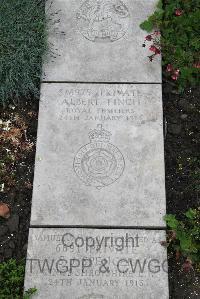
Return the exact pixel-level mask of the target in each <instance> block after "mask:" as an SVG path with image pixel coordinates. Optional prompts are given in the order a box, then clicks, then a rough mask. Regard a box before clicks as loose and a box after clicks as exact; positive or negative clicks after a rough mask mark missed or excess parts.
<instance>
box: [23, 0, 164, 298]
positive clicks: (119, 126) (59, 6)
mask: <svg viewBox="0 0 200 299" xmlns="http://www.w3.org/2000/svg"><path fill="white" fill-rule="evenodd" d="M156 3H157V0H141V1H140V0H135V1H133V0H55V1H53V2H52V1H47V3H46V13H47V15H49V16H51V18H52V22H54V23H55V21H56V20H57V22H56V25H54V26H51V25H50V26H49V42H50V44H51V46H52V53H53V55H50V57H49V60H48V62H45V63H44V66H43V79H42V82H41V99H40V112H39V127H38V138H37V152H36V162H35V176H34V186H33V200H32V215H31V228H30V235H29V245H28V254H27V263H26V277H25V288H26V289H27V288H30V287H34V286H35V287H36V288H37V289H38V293H37V294H36V295H34V298H36V299H43V298H45V299H46V298H48V299H51V298H52V299H141V298H144V299H158V298H159V299H168V298H169V294H168V275H167V261H166V259H167V254H166V249H165V248H164V247H163V246H161V244H160V242H161V241H164V240H165V222H164V220H163V216H164V215H165V214H166V200H165V181H164V178H165V175H164V147H163V116H162V114H163V112H162V85H161V84H160V83H161V64H160V59H159V58H157V59H156V60H155V61H154V62H153V63H150V62H149V61H148V58H147V55H148V54H147V52H148V50H147V51H146V49H143V48H142V44H143V41H144V38H145V33H144V32H143V31H142V30H141V29H140V27H139V24H140V23H141V22H142V21H144V20H145V19H146V18H147V16H148V15H150V14H151V13H152V12H153V11H154V9H155V6H156Z"/></svg>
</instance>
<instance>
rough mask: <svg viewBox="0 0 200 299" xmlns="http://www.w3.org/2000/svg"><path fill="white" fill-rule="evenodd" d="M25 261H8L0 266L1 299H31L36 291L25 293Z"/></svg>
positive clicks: (30, 290)
mask: <svg viewBox="0 0 200 299" xmlns="http://www.w3.org/2000/svg"><path fill="white" fill-rule="evenodd" d="M24 275H25V263H24V261H21V262H16V260H13V259H11V260H8V261H7V262H4V263H1V264H0V286H1V287H0V298H1V299H22V298H23V299H30V298H31V296H32V295H33V294H35V292H36V289H35V288H32V289H29V290H28V291H25V292H24Z"/></svg>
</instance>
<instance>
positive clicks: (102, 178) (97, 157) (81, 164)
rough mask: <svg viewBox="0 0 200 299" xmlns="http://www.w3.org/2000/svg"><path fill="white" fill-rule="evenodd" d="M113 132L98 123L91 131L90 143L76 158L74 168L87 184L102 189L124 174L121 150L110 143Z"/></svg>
mask: <svg viewBox="0 0 200 299" xmlns="http://www.w3.org/2000/svg"><path fill="white" fill-rule="evenodd" d="M110 136H111V133H110V132H108V131H106V130H104V129H103V128H102V125H98V126H97V129H96V130H93V131H91V132H90V133H89V138H90V141H91V142H90V143H89V144H86V145H84V146H83V147H82V148H81V149H80V150H79V151H78V153H77V154H76V156H75V158H74V170H75V172H76V174H77V176H78V177H79V178H80V179H81V180H82V181H83V182H84V183H85V184H86V185H87V186H95V187H96V188H97V189H101V188H103V187H105V186H108V185H110V184H112V183H114V182H115V181H116V180H117V179H119V177H120V176H121V175H122V173H123V171H124V167H125V162H124V158H123V155H122V153H121V152H120V150H119V149H118V148H117V147H116V146H114V145H112V144H111V143H109V140H110Z"/></svg>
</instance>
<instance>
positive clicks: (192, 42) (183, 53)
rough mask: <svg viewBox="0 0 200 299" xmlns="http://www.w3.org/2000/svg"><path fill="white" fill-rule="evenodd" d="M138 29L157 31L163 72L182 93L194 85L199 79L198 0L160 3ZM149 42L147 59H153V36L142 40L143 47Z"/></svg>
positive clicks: (154, 52)
mask: <svg viewBox="0 0 200 299" xmlns="http://www.w3.org/2000/svg"><path fill="white" fill-rule="evenodd" d="M140 27H141V28H142V29H143V30H146V31H147V32H151V31H152V30H153V29H154V30H160V31H161V40H160V48H161V49H162V59H163V66H164V73H165V76H166V77H167V78H170V79H172V80H173V81H174V82H176V83H177V86H178V89H179V90H180V91H182V90H183V89H184V88H185V87H187V86H197V85H198V84H199V79H200V76H199V74H200V39H199V32H200V2H199V0H165V1H164V0H163V1H162V0H160V1H159V4H158V6H157V8H156V10H155V12H154V14H153V15H151V16H150V17H149V18H148V19H147V20H145V21H144V22H143V23H142V24H141V25H140ZM148 42H151V43H152V44H151V45H150V51H152V52H153V54H152V55H150V56H149V58H150V60H152V58H154V56H155V54H159V52H157V53H156V49H157V48H158V45H157V40H155V38H154V35H152V34H149V35H147V37H146V41H145V43H144V46H146V44H147V43H148Z"/></svg>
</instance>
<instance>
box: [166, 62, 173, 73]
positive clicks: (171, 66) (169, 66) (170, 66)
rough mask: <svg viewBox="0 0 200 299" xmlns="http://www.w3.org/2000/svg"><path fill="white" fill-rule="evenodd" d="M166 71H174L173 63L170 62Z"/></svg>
mask: <svg viewBox="0 0 200 299" xmlns="http://www.w3.org/2000/svg"><path fill="white" fill-rule="evenodd" d="M166 71H167V72H169V73H170V72H172V71H173V65H172V64H168V65H167V68H166Z"/></svg>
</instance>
